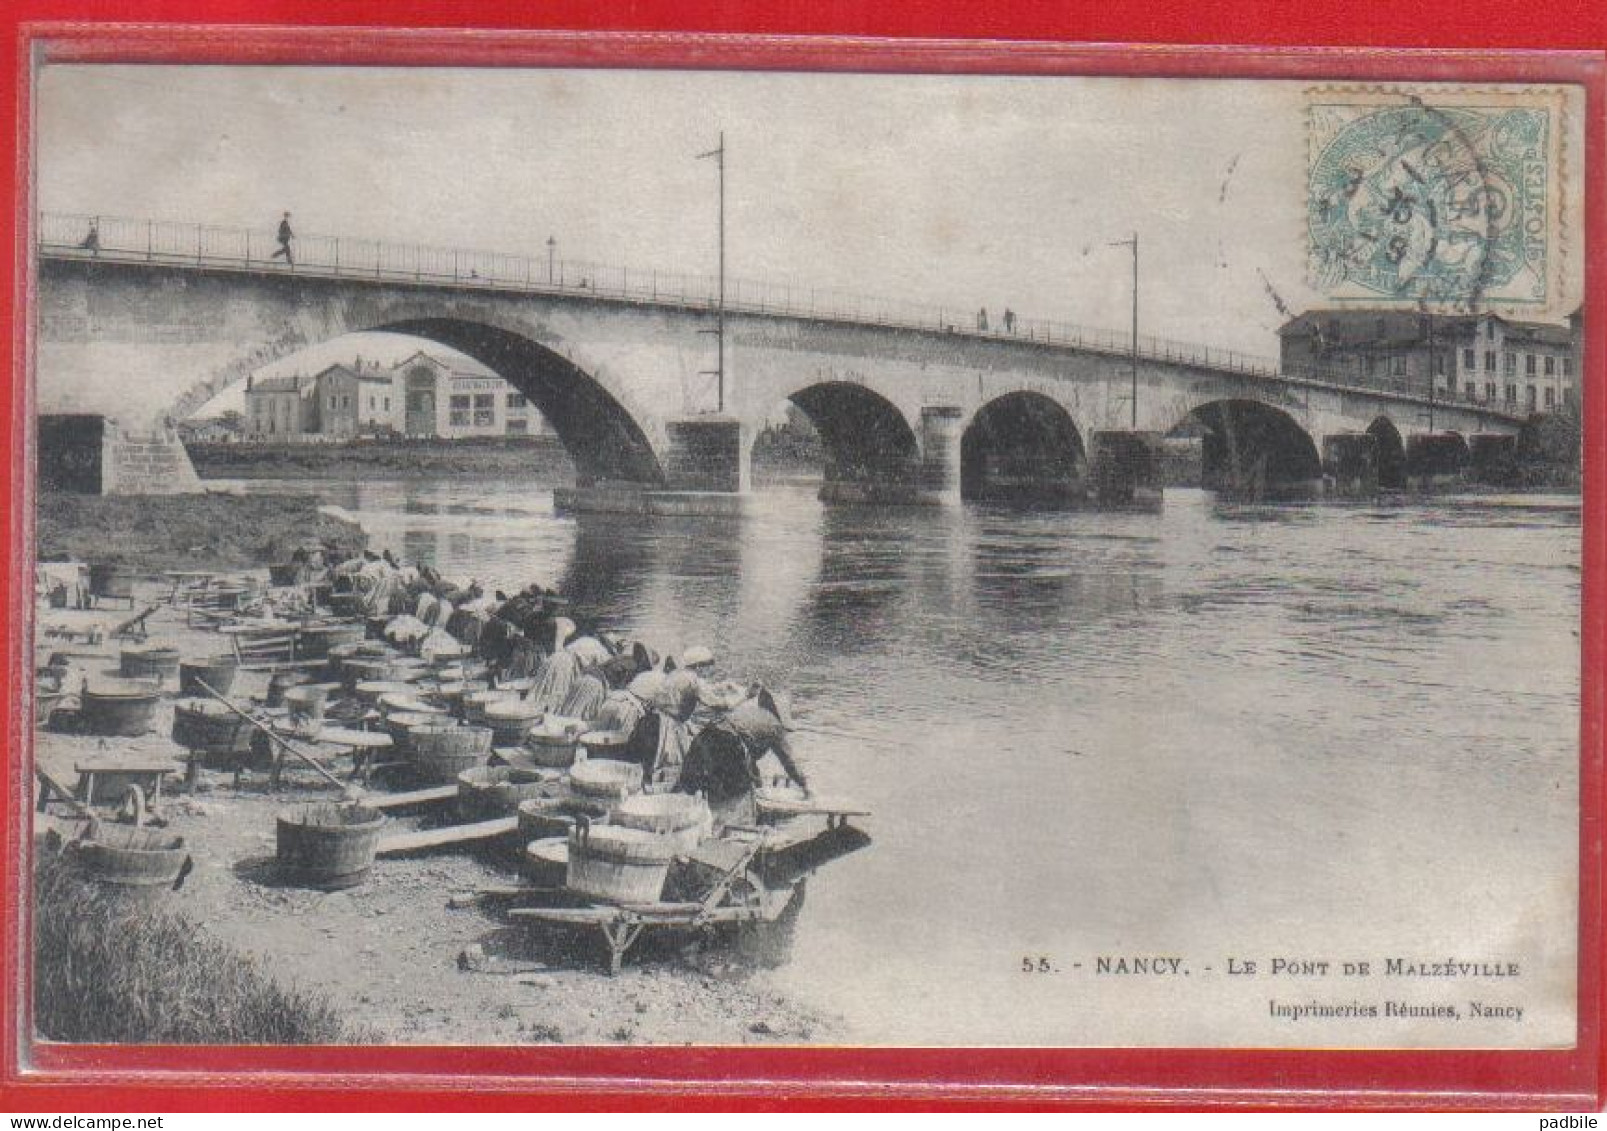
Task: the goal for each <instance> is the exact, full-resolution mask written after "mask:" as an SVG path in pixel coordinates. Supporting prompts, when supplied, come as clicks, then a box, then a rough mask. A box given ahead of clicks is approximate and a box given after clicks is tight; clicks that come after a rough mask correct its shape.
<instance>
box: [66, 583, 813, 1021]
mask: <svg viewBox="0 0 1607 1131" xmlns="http://www.w3.org/2000/svg"><path fill="white" fill-rule="evenodd" d="M164 592H165V590H163V589H160V588H158V587H157V586H156V585H154V584H142V585H140V586H138V587H137V589H136V593H135V602H134V603H135V605H136V606H140V607H143V606H145V605H157V609H156V611H155V612H154V613H153V614H152V616H151V617H150V618H149V620H148V621H147V622H146V625H147V627H148V628H149V630H150V633H151V636H150V639H149V640H148V641H147V642H146V643H147V644H149V645H157V646H164V647H172V648H176V649H178V650H179V652H180V653H181V654H182V655H185V656H203V655H208V654H213V653H216V652H219V651H220V650H226V648H224V647H223V646H222V638H221V637H219V636H218V635H217V634H216V633H214V632H211V631H209V630H206V629H204V628H200V627H192V626H190V625H189V624H188V623H187V622H186V618H185V616H184V613H183V611H182V610H179V609H175V608H173V607H171V606H169V605H166V604H160V603H159V601H160V599H161V597H162V596H163V594H164ZM126 616H127V614H126V612H123V611H121V610H111V611H106V612H100V611H80V610H41V612H40V618H41V624H40V635H39V640H40V641H41V644H42V645H44V647H43V648H42V650H41V657H42V656H43V654H44V653H46V652H50V651H56V650H61V651H64V652H66V653H68V656H69V658H70V659H71V662H72V665H73V666H72V669H71V671H70V674H69V676H68V679H67V681H66V685H67V686H68V687H70V688H72V687H76V686H78V683H79V682H80V680H81V679H82V677H83V676H85V675H98V674H101V673H103V672H105V671H107V670H109V669H115V668H116V666H117V646H116V645H114V644H110V643H107V644H101V645H96V646H77V645H73V646H65V645H62V644H60V643H56V642H52V641H51V640H50V638H48V637H47V636H46V630H47V629H48V628H50V627H57V626H59V627H70V628H74V629H79V630H82V629H87V628H89V627H91V626H92V625H93V626H96V627H99V628H100V629H101V631H102V635H103V636H104V635H105V634H106V632H107V630H109V629H110V627H111V626H112V625H114V624H115V623H116V622H117V621H119V620H122V619H126ZM267 678H268V677H267V675H266V674H265V673H260V672H258V673H241V674H240V676H239V678H238V680H237V682H236V684H235V686H234V688H233V689H232V690H231V693H230V694H231V697H232V698H235V699H238V700H244V699H245V698H247V697H249V696H252V695H260V694H262V693H263V692H264V691H265V690H266V685H267ZM172 714H173V701H172V700H171V699H170V698H167V697H164V698H163V699H162V700H161V702H160V704H159V706H158V710H157V714H156V717H155V719H154V721H153V725H152V729H151V730H150V731H149V732H148V733H146V734H145V735H142V736H140V737H137V738H115V739H107V738H99V737H93V736H88V735H79V734H72V733H65V732H58V731H56V730H51V729H47V728H41V729H40V730H39V732H38V735H37V741H36V744H35V757H36V762H37V764H38V766H39V767H40V768H42V769H44V770H45V771H46V772H47V773H49V774H51V775H52V776H53V777H55V778H56V779H57V780H59V781H62V782H63V783H65V784H67V785H69V786H70V785H71V783H72V782H73V781H74V780H75V778H76V777H77V772H76V769H75V767H76V766H77V765H79V764H81V763H82V762H84V761H85V760H87V759H89V758H92V757H107V756H114V757H128V758H137V759H140V760H146V759H153V760H158V761H163V760H171V761H173V762H174V763H175V770H177V768H178V761H179V759H180V758H181V757H182V756H183V754H184V751H183V750H182V749H181V748H180V747H179V746H177V745H176V744H175V743H173V742H172V741H171V739H170V738H169V737H168V736H169V734H170V733H171V727H172ZM175 780H176V779H170V781H175ZM375 792H379V790H377V789H376V790H375ZM163 797H164V800H163V802H162V805H161V806H160V810H159V812H160V815H161V816H162V817H163V818H164V819H165V820H166V822H167V825H166V829H167V831H168V832H170V833H172V834H175V835H178V836H182V837H183V838H184V840H185V843H186V847H187V849H188V850H189V852H190V853H191V855H192V857H193V859H194V863H195V868H194V871H193V872H192V873H191V874H190V875H189V877H188V878H187V880H186V881H185V884H184V886H183V888H182V889H181V890H179V891H177V892H171V893H167V894H166V895H165V896H164V897H163V901H164V903H165V904H166V907H167V909H168V910H171V911H173V912H176V913H178V914H181V915H182V916H184V918H185V919H187V920H188V921H189V922H191V923H193V924H196V925H197V927H196V929H197V932H198V934H200V935H201V936H203V937H204V939H205V940H206V945H205V946H204V947H203V948H202V949H203V950H210V947H211V944H212V943H216V944H217V945H218V946H220V947H224V948H227V950H229V951H232V952H234V953H237V954H239V955H242V956H245V957H246V958H248V959H249V960H250V963H251V965H253V966H254V967H255V968H256V969H257V970H260V971H261V972H263V973H264V974H265V975H268V976H271V977H272V979H273V980H274V982H275V983H277V984H278V985H279V986H281V987H282V988H283V990H284V991H285V992H286V993H287V994H289V995H291V996H292V997H296V998H299V999H302V1000H311V1001H315V1002H319V1003H322V1004H324V1005H327V1007H328V1008H329V1009H330V1010H332V1011H333V1014H332V1017H333V1018H334V1020H335V1021H336V1022H338V1024H339V1025H340V1027H341V1031H342V1032H345V1033H348V1034H350V1033H360V1034H362V1035H361V1037H359V1038H358V1039H360V1040H363V1041H365V1042H366V1041H375V1042H378V1043H386V1044H407V1043H416V1044H473V1045H520V1044H584V1045H608V1044H613V1045H619V1044H634V1043H642V1044H683V1043H699V1044H711V1043H714V1044H747V1043H800V1042H807V1041H832V1040H834V1039H839V1038H840V1037H841V1034H842V1029H841V1022H840V1021H839V1020H837V1019H835V1018H833V1017H830V1016H828V1015H824V1014H820V1013H816V1012H813V1011H810V1010H808V1009H806V1008H803V1007H801V1006H799V1005H797V1004H796V1003H795V1002H793V1001H792V1000H790V999H789V998H786V997H784V996H783V995H782V994H780V993H778V992H777V991H776V990H775V989H774V988H773V986H772V981H771V979H772V975H771V973H770V971H769V969H768V968H767V967H766V966H765V965H764V963H763V961H761V956H757V955H750V954H748V952H746V951H744V950H743V949H741V948H740V947H739V946H737V945H735V944H722V945H718V946H715V945H710V944H709V940H708V939H707V938H705V937H704V936H701V935H696V934H691V935H681V936H664V937H661V938H658V939H652V938H649V939H644V940H643V941H642V943H640V944H639V945H638V946H637V947H635V948H633V950H632V951H631V954H630V957H629V959H628V961H627V964H626V966H625V968H624V970H623V971H622V972H621V973H620V974H619V975H618V976H617V977H610V976H609V975H608V974H607V973H606V972H605V970H606V959H605V958H603V954H604V953H605V952H603V951H602V950H601V948H600V944H599V942H598V940H597V938H596V937H595V934H586V935H582V936H578V937H576V936H568V935H555V934H551V933H548V932H543V931H540V930H533V929H529V928H526V927H523V926H520V925H519V924H518V923H517V921H515V920H512V919H510V918H509V917H507V916H506V915H505V914H504V913H503V909H502V908H500V907H498V906H497V905H496V904H494V903H493V904H482V903H474V902H472V901H468V900H464V899H462V898H454V897H461V896H463V895H464V894H466V893H472V892H475V891H477V890H479V889H484V888H487V887H496V886H506V885H510V884H515V883H518V882H520V877H519V875H518V874H517V872H516V871H515V869H514V868H513V866H512V865H511V864H510V863H509V862H508V860H507V859H506V858H505V857H503V856H500V855H498V853H497V852H495V851H493V850H490V849H478V850H477V849H475V848H474V847H473V846H458V847H456V848H450V847H448V848H443V849H437V850H434V851H424V852H419V853H417V854H414V855H407V856H396V857H386V858H384V859H381V860H379V861H378V862H377V863H376V865H375V867H374V870H373V872H372V874H371V875H370V877H369V878H368V880H367V881H366V882H365V883H363V884H362V885H361V886H359V887H356V888H352V889H349V890H347V891H342V892H320V891H313V890H309V889H304V888H299V887H293V886H289V885H287V884H285V883H284V882H283V881H282V880H281V879H280V878H279V877H278V874H277V868H276V865H275V854H276V835H275V820H276V816H277V814H278V813H279V812H280V811H281V810H283V809H285V808H287V807H288V806H291V805H293V804H297V803H300V802H304V801H318V800H334V799H335V797H336V793H335V791H334V789H333V787H330V786H327V785H326V784H325V783H323V782H322V780H321V779H320V778H318V777H317V776H316V775H315V774H314V773H313V772H312V771H311V770H305V769H299V770H298V769H292V770H291V771H289V772H287V776H286V780H285V782H284V784H283V785H282V787H281V789H280V790H279V791H278V792H271V791H270V790H269V789H268V786H267V782H266V775H265V774H262V773H257V772H252V773H249V774H247V775H246V777H245V780H243V781H242V782H241V783H240V784H239V785H238V786H237V785H236V784H235V782H234V779H233V775H232V773H226V772H220V771H211V770H203V771H202V772H201V775H200V780H199V782H198V783H197V788H196V790H195V792H194V793H193V794H188V795H185V794H182V793H181V792H179V791H178V790H177V789H176V788H171V787H170V788H169V789H164V791H163ZM451 820H452V817H451V814H450V810H447V809H444V808H440V809H438V810H435V811H432V810H430V809H428V808H419V809H415V810H403V811H400V812H398V813H395V814H393V815H392V817H391V823H390V827H389V828H388V830H387V833H388V834H389V833H392V832H403V831H409V830H416V829H420V828H426V827H432V826H434V825H438V824H441V823H450V822H451ZM52 828H53V829H55V830H56V831H57V832H58V833H59V834H60V835H61V836H63V837H67V838H70V837H73V836H76V835H77V834H78V832H79V830H80V828H81V824H80V822H78V821H76V820H74V819H72V818H70V817H69V816H68V814H67V812H66V810H65V809H64V808H61V807H53V812H52V814H50V815H42V816H40V817H39V818H38V819H37V821H36V830H37V831H38V832H39V833H41V834H43V833H44V832H45V831H46V830H48V829H52ZM124 1039H138V1038H131V1037H127V1036H126V1034H125V1035H124ZM144 1039H152V1038H150V1037H147V1038H144Z"/></svg>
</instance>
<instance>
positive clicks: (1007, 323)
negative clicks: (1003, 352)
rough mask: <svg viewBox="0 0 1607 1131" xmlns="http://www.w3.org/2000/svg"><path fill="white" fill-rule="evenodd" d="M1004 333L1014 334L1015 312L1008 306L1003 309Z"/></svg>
mask: <svg viewBox="0 0 1607 1131" xmlns="http://www.w3.org/2000/svg"><path fill="white" fill-rule="evenodd" d="M1004 332H1005V333H1006V334H1013V333H1015V332H1016V312H1015V311H1013V310H1011V309H1010V308H1009V307H1008V306H1007V307H1005V308H1004Z"/></svg>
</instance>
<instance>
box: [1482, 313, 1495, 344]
mask: <svg viewBox="0 0 1607 1131" xmlns="http://www.w3.org/2000/svg"><path fill="white" fill-rule="evenodd" d="M1484 336H1485V337H1486V338H1489V339H1490V340H1491V341H1492V342H1493V341H1495V319H1493V318H1492V319H1490V321H1488V322H1486V323H1485V324H1484Z"/></svg>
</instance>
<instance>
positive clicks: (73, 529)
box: [36, 491, 367, 570]
mask: <svg viewBox="0 0 1607 1131" xmlns="http://www.w3.org/2000/svg"><path fill="white" fill-rule="evenodd" d="M36 516H37V527H36V534H37V543H38V554H39V558H40V560H41V561H88V562H109V563H114V564H118V565H128V566H133V567H135V568H137V569H148V570H162V569H250V568H254V567H261V566H264V565H268V564H270V563H273V562H285V561H289V560H290V555H291V553H292V552H293V551H294V550H295V548H296V547H297V546H299V545H301V544H302V543H303V542H306V541H308V540H311V539H317V540H332V541H334V542H337V543H338V544H340V545H341V546H342V547H345V548H346V549H348V550H350V551H355V550H358V549H361V548H362V546H363V545H364V544H365V542H366V540H367V539H366V536H365V535H364V534H363V532H362V530H361V529H360V528H358V527H357V526H356V525H355V524H353V523H350V522H346V521H344V520H342V519H338V518H335V517H333V516H332V515H327V514H322V513H320V512H319V510H318V500H317V499H316V498H312V497H310V496H304V495H229V494H223V493H208V494H204V495H160V496H138V495H77V494H70V493H67V492H61V491H41V492H40V493H39V498H38V503H37V507H36Z"/></svg>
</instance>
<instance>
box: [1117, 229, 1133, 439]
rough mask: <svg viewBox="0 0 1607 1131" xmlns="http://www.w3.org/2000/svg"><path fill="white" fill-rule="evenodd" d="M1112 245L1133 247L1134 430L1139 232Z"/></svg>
mask: <svg viewBox="0 0 1607 1131" xmlns="http://www.w3.org/2000/svg"><path fill="white" fill-rule="evenodd" d="M1110 246H1111V247H1130V248H1132V249H1133V358H1132V377H1133V391H1132V396H1131V398H1130V404H1129V406H1128V407H1129V408H1130V409H1131V410H1132V422H1133V431H1134V432H1137V431H1138V233H1137V232H1134V233H1133V235H1132V238H1131V239H1125V240H1114V241H1112V243H1111V245H1110Z"/></svg>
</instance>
